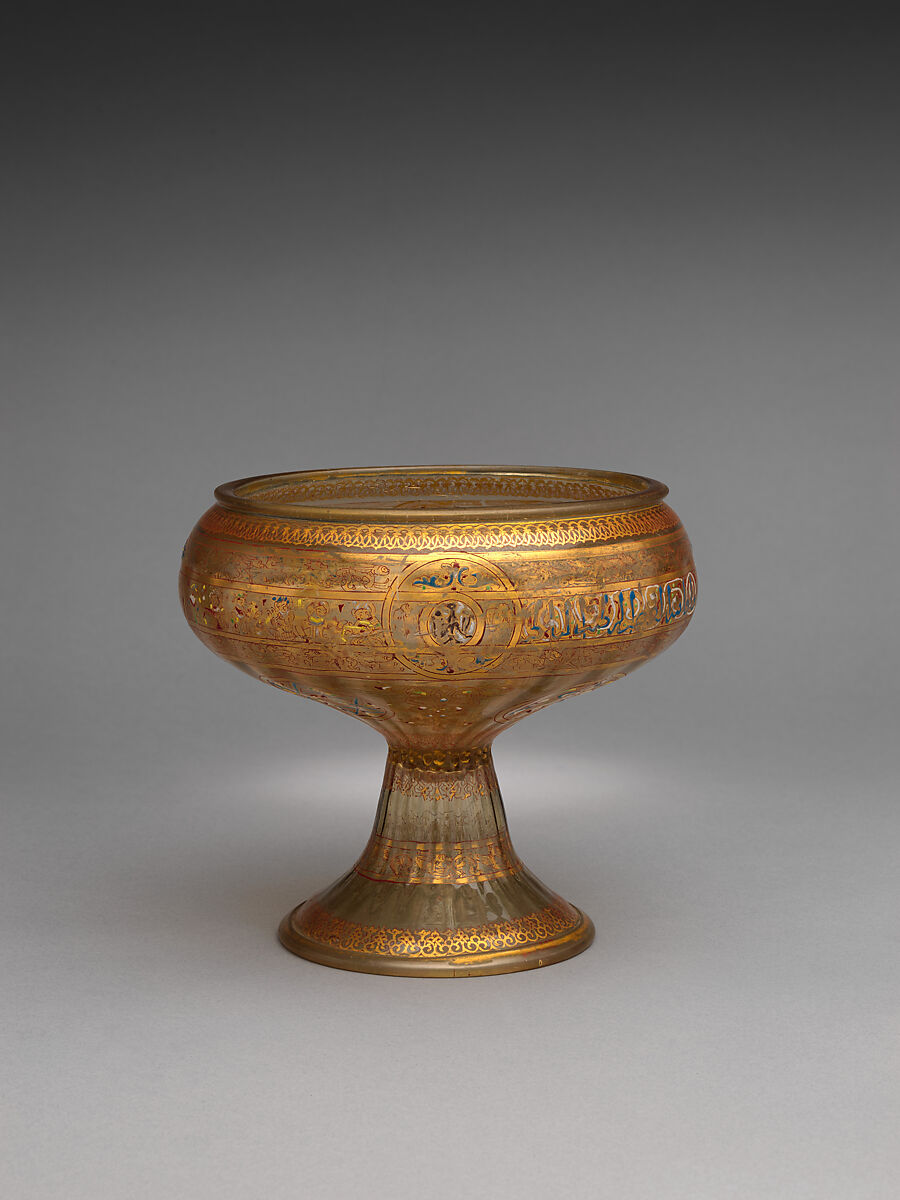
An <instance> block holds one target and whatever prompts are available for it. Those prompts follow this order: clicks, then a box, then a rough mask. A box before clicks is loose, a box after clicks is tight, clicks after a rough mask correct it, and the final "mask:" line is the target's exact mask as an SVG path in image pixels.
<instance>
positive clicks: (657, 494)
mask: <svg viewBox="0 0 900 1200" xmlns="http://www.w3.org/2000/svg"><path fill="white" fill-rule="evenodd" d="M668 490H669V489H668V488H667V487H666V485H665V484H663V483H660V482H659V481H658V480H656V479H649V478H647V477H646V476H644V475H631V474H625V473H623V472H619V471H600V470H588V469H581V468H576V467H535V466H493V465H477V466H465V465H458V464H454V465H433V466H406V467H403V466H395V467H342V468H328V469H323V470H316V471H284V472H279V473H277V474H273V475H253V476H248V477H247V478H245V479H235V480H232V481H231V482H230V483H223V484H221V485H220V486H219V487H217V488H216V491H215V495H216V500H217V501H218V502H219V504H221V505H222V506H223V507H225V508H228V509H232V510H235V511H237V512H243V513H252V514H255V515H257V516H277V517H288V518H294V519H296V520H304V521H329V522H334V521H338V522H342V521H346V522H349V523H354V522H368V523H373V522H377V523H378V524H388V525H409V524H424V523H429V524H433V523H447V522H453V523H456V522H460V521H462V522H469V521H478V522H484V521H512V520H544V519H546V518H554V519H557V518H560V517H578V516H588V515H593V514H595V513H613V512H623V511H628V510H632V509H638V508H647V507H648V506H650V505H652V504H657V503H659V501H660V500H662V499H663V498H664V497H665V496H666V495H667V494H668Z"/></svg>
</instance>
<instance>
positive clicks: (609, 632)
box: [180, 466, 697, 976]
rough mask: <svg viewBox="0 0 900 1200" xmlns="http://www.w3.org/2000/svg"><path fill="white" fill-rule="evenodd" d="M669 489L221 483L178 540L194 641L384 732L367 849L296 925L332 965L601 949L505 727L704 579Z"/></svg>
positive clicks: (307, 946)
mask: <svg viewBox="0 0 900 1200" xmlns="http://www.w3.org/2000/svg"><path fill="white" fill-rule="evenodd" d="M667 491H668V489H667V488H666V487H665V486H664V485H663V484H661V483H658V482H656V481H655V480H652V479H646V478H643V477H641V476H637V475H624V474H618V473H613V472H607V471H593V470H573V469H560V468H547V467H500V466H476V467H463V466H446V467H445V466H436V467H378V468H366V469H347V470H323V471H300V472H293V473H288V474H281V475H266V476H257V477H254V478H251V479H242V480H237V481H235V482H233V483H227V484H224V485H222V486H221V487H219V488H217V489H216V493H215V497H216V503H215V504H214V505H213V507H212V508H210V509H209V510H208V511H207V512H206V513H205V514H204V515H203V516H202V517H201V518H200V520H199V521H198V523H197V525H196V526H195V528H194V530H193V532H192V533H191V535H190V537H189V538H188V540H187V543H186V545H185V548H184V554H183V558H182V568H181V575H180V594H181V602H182V606H183V608H184V613H185V616H186V617H187V620H188V622H189V624H190V626H191V628H192V629H193V631H194V633H196V635H197V636H198V637H199V639H200V640H201V641H202V642H203V643H204V644H205V645H206V646H208V647H209V648H210V649H211V650H213V651H215V653H216V654H218V655H219V656H220V657H221V658H224V659H226V660H227V661H228V662H230V663H233V664H234V665H235V666H236V667H239V668H240V669H241V670H242V671H244V672H245V673H246V674H248V675H251V676H253V677H254V678H255V679H258V680H262V681H263V682H264V683H267V684H270V685H271V686H272V687H276V688H278V689H280V690H281V691H283V692H287V693H289V694H291V695H294V696H302V697H306V698H308V699H311V700H317V701H319V702H320V703H322V704H327V705H329V706H330V707H331V708H335V709H337V710H338V711H339V712H342V713H346V714H347V715H348V716H351V717H356V718H357V719H358V720H360V721H365V722H366V723H367V724H369V725H372V726H374V728H376V729H378V730H379V731H380V732H381V733H382V734H384V736H385V738H386V739H387V743H388V755H387V766H386V768H385V774H384V781H383V784H382V788H381V795H380V799H379V802H378V809H377V813H376V817H375V825H374V827H373V829H372V833H371V836H370V837H369V840H368V842H367V843H366V846H365V848H364V849H363V851H362V853H361V855H360V856H359V858H358V859H357V861H356V863H355V864H354V865H353V867H351V869H350V870H349V871H347V873H346V874H344V875H342V876H341V878H340V879H338V880H336V881H335V882H334V883H333V884H331V886H330V887H326V888H325V889H324V890H322V891H319V892H318V893H317V894H315V895H313V896H311V897H310V898H309V899H307V900H306V901H305V902H304V903H302V904H300V905H299V906H298V907H297V908H295V909H294V910H293V912H291V913H289V914H288V915H287V916H286V917H285V919H284V921H283V922H282V924H281V928H280V937H281V940H282V942H283V944H284V945H285V946H286V947H287V948H288V949H289V950H291V951H293V952H294V953H295V954H299V955H301V956H302V957H304V958H308V959H313V960H314V961H316V962H320V963H324V964H327V965H328V966H333V967H341V968H344V969H347V970H354V971H367V972H372V973H377V974H387V975H443V976H460V975H486V974H495V973H500V972H506V971H520V970H526V969H528V968H531V967H540V966H545V965H547V964H549V963H553V962H557V961H559V960H560V959H564V958H569V957H571V956H572V955H573V954H578V953H579V952H580V951H582V950H584V949H586V948H587V947H588V946H589V945H590V943H591V940H592V938H593V934H594V929H593V925H592V924H591V921H590V920H589V919H588V918H587V917H586V916H585V915H584V914H583V913H582V912H581V911H580V910H579V909H578V908H576V907H575V906H574V905H572V904H570V903H568V902H567V901H566V900H563V899H562V898H561V897H560V896H558V895H557V894H556V893H555V892H552V891H551V890H550V889H549V888H547V887H546V886H545V885H544V884H543V883H541V881H540V880H539V879H537V878H536V877H535V876H534V875H533V874H532V873H531V872H530V871H529V870H528V868H527V867H526V866H525V865H524V864H523V863H522V861H521V860H520V859H519V858H518V856H517V855H516V852H515V850H514V849H513V845H512V842H511V840H510V836H509V831H508V828H507V823H506V816H505V814H504V808H503V801H502V799H501V796H500V791H499V788H498V785H497V779H496V776H495V774H494V767H493V762H492V758H491V744H492V743H493V741H494V738H495V737H496V736H497V735H498V734H499V733H502V731H503V730H504V729H507V728H508V727H509V726H510V725H512V724H513V723H514V722H516V721H521V720H522V719H523V718H524V717H526V716H528V715H529V714H530V713H533V712H537V711H538V710H539V709H541V708H545V707H546V706H547V705H549V704H553V703H555V702H556V701H557V700H563V699H566V698H567V697H570V696H577V695H580V694H581V693H583V692H588V691H592V690H593V689H595V688H600V687H603V686H605V685H606V684H608V683H613V682H614V681H615V680H617V679H621V678H622V677H623V676H624V675H627V674H628V673H629V672H630V671H633V670H634V669H635V668H636V667H639V666H641V664H642V663H645V662H647V661H648V660H649V659H651V658H653V657H654V655H656V654H659V653H660V651H662V650H664V649H665V648H666V647H667V646H669V645H670V644H671V643H672V642H673V641H674V640H675V639H676V638H677V637H678V636H679V635H680V634H681V633H682V632H683V630H684V629H685V627H686V626H687V624H688V622H689V620H690V618H691V614H692V613H693V611H694V605H695V603H696V597H697V577H696V572H695V568H694V562H693V558H692V555H691V547H690V543H689V541H688V539H687V535H686V534H685V531H684V528H683V527H682V525H681V522H680V521H679V519H678V517H677V516H676V515H675V513H674V512H673V511H672V509H671V508H670V507H669V506H668V505H667V504H665V503H664V502H663V501H664V498H665V496H666V494H667Z"/></svg>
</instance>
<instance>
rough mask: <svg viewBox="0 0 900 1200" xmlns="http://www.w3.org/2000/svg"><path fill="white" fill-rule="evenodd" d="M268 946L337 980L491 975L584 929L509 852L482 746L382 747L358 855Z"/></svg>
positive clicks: (581, 918) (572, 945)
mask: <svg viewBox="0 0 900 1200" xmlns="http://www.w3.org/2000/svg"><path fill="white" fill-rule="evenodd" d="M279 937H280V939H281V942H282V944H283V945H284V946H285V947H286V948H287V949H288V950H290V951H292V952H293V953H294V954H299V955H300V956H301V957H302V958H308V959H311V960H313V961H314V962H319V963H324V964H325V965H326V966H330V967H340V968H341V969H343V970H346V971H364V972H367V973H369V974H376V975H430V976H459V975H498V974H502V973H505V972H509V971H527V970H530V969H532V968H534V967H544V966H549V965H550V964H551V963H555V962H560V961H561V960H562V959H565V958H571V957H572V956H573V955H575V954H580V953H581V951H582V950H586V949H587V948H588V946H589V945H590V944H591V942H592V941H593V938H594V927H593V925H592V923H591V921H590V920H589V919H588V918H587V917H586V916H585V915H584V914H583V913H582V912H581V911H580V910H579V909H577V908H575V907H574V906H573V905H571V904H569V903H567V902H566V901H565V900H563V899H562V898H561V897H560V896H557V895H556V894H555V893H554V892H551V891H550V890H549V889H548V888H546V887H545V886H544V885H543V884H542V883H541V882H540V880H538V879H537V878H536V877H535V876H534V875H532V874H531V872H530V871H529V870H528V869H527V867H525V866H524V864H523V863H522V862H521V860H520V859H519V858H518V856H517V855H516V853H515V851H514V850H513V848H512V843H511V842H510V839H509V834H508V832H507V828H506V819H505V816H504V812H503V804H502V801H501V798H500V792H499V789H498V787H497V781H496V776H495V775H494V769H493V764H492V761H491V754H490V749H489V748H480V749H476V750H469V751H453V752H447V753H444V754H438V753H436V752H429V753H428V754H422V753H419V752H409V751H399V750H391V751H390V753H389V755H388V764H387V770H386V772H385V782H384V786H383V788H382V793H381V802H380V804H379V809H378V815H377V817H376V821H375V828H374V830H373V832H372V836H371V838H370V839H369V843H368V845H367V846H366V849H365V850H364V851H363V854H362V855H361V856H360V858H359V860H358V861H357V863H356V864H355V866H354V867H353V868H352V870H350V871H348V872H347V874H346V875H344V876H343V877H342V878H341V879H339V880H337V882H336V883H334V884H333V885H332V886H331V887H329V888H327V889H326V890H325V891H323V892H319V893H318V894H317V895H315V896H313V897H312V898H311V899H309V900H307V901H306V902H305V903H303V904H301V905H299V906H298V907H297V908H295V909H294V911H293V912H291V913H289V914H288V916H287V917H285V919H284V921H282V923H281V927H280V929H279Z"/></svg>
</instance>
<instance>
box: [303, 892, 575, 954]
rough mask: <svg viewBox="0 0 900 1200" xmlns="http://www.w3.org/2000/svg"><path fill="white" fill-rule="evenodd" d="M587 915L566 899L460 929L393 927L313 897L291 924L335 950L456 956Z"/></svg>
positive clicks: (565, 927)
mask: <svg viewBox="0 0 900 1200" xmlns="http://www.w3.org/2000/svg"><path fill="white" fill-rule="evenodd" d="M582 920H583V918H582V916H581V914H580V913H579V912H578V910H577V909H576V908H573V907H572V906H571V905H569V904H566V903H565V901H561V902H560V903H559V904H555V905H549V906H548V907H547V908H542V909H539V910H538V911H537V912H534V913H529V914H528V915H527V916H525V917H519V918H517V919H515V920H512V921H490V922H489V923H487V924H485V925H472V926H468V927H464V928H460V929H388V928H386V927H383V926H380V925H359V924H357V923H356V922H355V921H345V920H344V919H343V918H342V917H336V916H334V915H333V914H332V913H330V912H327V911H326V909H324V908H323V907H322V906H321V904H317V903H316V902H315V901H314V900H309V901H307V903H306V904H304V905H302V906H301V908H300V910H299V911H295V913H294V914H293V917H292V919H291V929H292V930H293V931H294V932H295V933H298V934H301V935H302V936H304V937H306V938H309V939H310V940H311V941H314V942H318V943H319V944H320V945H322V946H329V947H331V948H332V949H335V950H343V951H350V952H352V953H357V954H374V955H383V956H384V957H386V958H454V957H456V956H458V955H461V954H495V953H497V952H498V951H503V950H522V949H527V948H528V947H529V946H534V945H537V944H539V943H542V942H546V941H549V940H551V939H553V938H557V937H560V936H561V935H563V934H566V933H571V932H572V931H574V930H576V929H578V928H579V926H580V925H581V923H582Z"/></svg>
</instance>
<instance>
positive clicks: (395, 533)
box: [200, 504, 679, 552]
mask: <svg viewBox="0 0 900 1200" xmlns="http://www.w3.org/2000/svg"><path fill="white" fill-rule="evenodd" d="M678 524H679V521H678V517H677V516H676V515H675V513H674V512H673V511H672V509H671V508H669V506H668V505H667V504H656V505H653V506H652V507H651V508H643V509H636V510H634V511H629V512H622V513H609V514H606V515H601V516H596V517H572V518H568V519H562V520H558V521H513V522H492V523H491V524H489V525H477V524H472V525H358V524H355V523H349V522H348V523H346V524H335V523H329V522H325V521H322V522H319V521H281V520H277V519H276V518H265V517H244V516H241V515H240V514H238V513H233V512H229V511H228V510H226V509H222V508H219V507H214V508H211V509H210V510H209V512H207V513H205V514H204V516H203V517H201V519H200V528H201V529H202V530H203V531H204V533H210V534H223V535H224V536H225V537H231V538H238V539H240V540H242V541H249V542H278V543H280V544H282V545H288V546H300V547H312V546H339V547H343V548H346V549H360V550H382V551H391V550H396V551H400V552H408V551H420V550H452V551H457V550H469V549H472V550H476V549H479V548H485V547H487V548H491V549H515V548H517V547H520V546H521V547H546V546H575V545H577V546H582V545H590V544H592V543H594V542H609V541H614V540H616V539H617V538H626V537H646V536H647V535H649V534H653V533H662V532H664V531H665V530H667V529H673V528H675V527H676V526H677V525H678Z"/></svg>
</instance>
